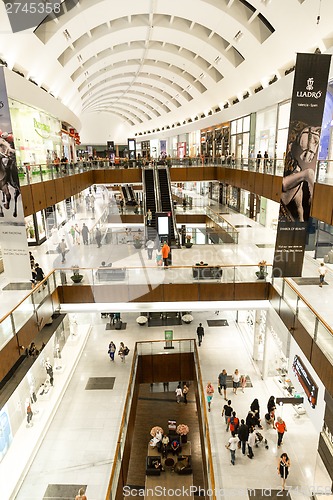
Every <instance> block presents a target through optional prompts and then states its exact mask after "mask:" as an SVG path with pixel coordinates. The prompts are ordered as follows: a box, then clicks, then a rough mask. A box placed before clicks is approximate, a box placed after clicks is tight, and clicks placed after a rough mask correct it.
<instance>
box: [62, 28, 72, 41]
mask: <svg viewBox="0 0 333 500" xmlns="http://www.w3.org/2000/svg"><path fill="white" fill-rule="evenodd" d="M63 34H64V37H65V38H66V40H70V39H71V38H72V37H71V35H70V33H69V31H68V30H64V31H63Z"/></svg>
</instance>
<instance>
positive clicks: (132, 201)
mask: <svg viewBox="0 0 333 500" xmlns="http://www.w3.org/2000/svg"><path fill="white" fill-rule="evenodd" d="M127 190H128V194H129V197H130V200H131V204H132V205H136V204H137V201H136V198H135V194H134V190H133V186H130V185H127Z"/></svg>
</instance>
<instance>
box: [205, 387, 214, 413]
mask: <svg viewBox="0 0 333 500" xmlns="http://www.w3.org/2000/svg"><path fill="white" fill-rule="evenodd" d="M206 396H207V404H208V411H210V405H211V403H212V399H213V396H214V387H213V386H212V383H211V382H208V384H207V386H206Z"/></svg>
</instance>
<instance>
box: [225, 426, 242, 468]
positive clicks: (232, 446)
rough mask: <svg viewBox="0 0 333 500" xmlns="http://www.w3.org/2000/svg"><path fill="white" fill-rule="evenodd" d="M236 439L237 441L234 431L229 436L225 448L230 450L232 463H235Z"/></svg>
mask: <svg viewBox="0 0 333 500" xmlns="http://www.w3.org/2000/svg"><path fill="white" fill-rule="evenodd" d="M238 441H239V440H238V437H236V434H235V433H234V432H232V433H231V438H230V439H229V441H228V444H227V449H228V450H230V456H231V463H232V465H235V459H236V450H237V445H238Z"/></svg>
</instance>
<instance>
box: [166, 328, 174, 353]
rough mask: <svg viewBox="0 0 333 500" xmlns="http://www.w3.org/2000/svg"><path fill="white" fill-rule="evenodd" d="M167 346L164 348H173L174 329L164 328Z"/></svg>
mask: <svg viewBox="0 0 333 500" xmlns="http://www.w3.org/2000/svg"><path fill="white" fill-rule="evenodd" d="M164 339H165V346H164V349H173V345H172V341H173V330H164Z"/></svg>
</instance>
